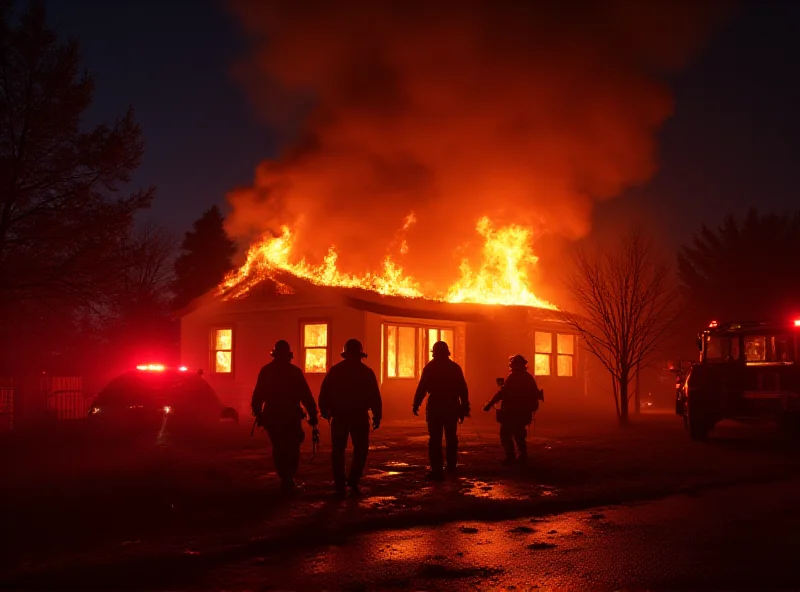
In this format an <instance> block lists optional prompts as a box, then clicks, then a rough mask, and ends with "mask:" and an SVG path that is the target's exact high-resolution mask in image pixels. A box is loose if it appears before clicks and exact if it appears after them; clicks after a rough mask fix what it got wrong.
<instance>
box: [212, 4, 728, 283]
mask: <svg viewBox="0 0 800 592" xmlns="http://www.w3.org/2000/svg"><path fill="white" fill-rule="evenodd" d="M232 9H233V11H234V13H235V14H236V16H237V17H238V18H239V20H240V22H241V24H242V27H243V30H244V31H245V33H246V34H247V35H248V38H249V40H250V42H251V45H250V46H251V51H250V52H249V53H248V55H247V56H246V58H245V59H244V60H243V62H242V63H241V64H239V67H238V69H237V72H238V76H239V77H240V79H241V81H242V82H243V84H245V85H246V88H247V90H248V93H249V96H250V97H251V99H252V100H253V102H254V105H255V106H256V108H257V109H258V110H259V111H260V113H261V115H263V116H265V117H267V118H269V121H270V122H271V123H272V124H273V125H275V126H276V127H281V126H282V125H283V124H286V123H287V122H288V123H289V127H290V128H291V127H292V123H294V122H298V121H299V122H300V124H299V126H296V127H297V128H299V129H296V131H297V134H296V137H295V141H294V142H293V143H292V144H291V146H290V147H289V149H288V150H286V152H285V153H284V154H283V155H282V156H281V157H280V158H279V159H277V160H272V161H265V162H262V163H261V164H260V165H258V167H257V171H256V175H255V180H254V182H253V186H252V187H250V188H242V189H237V190H235V191H232V192H231V193H230V194H229V196H228V201H229V203H230V205H231V206H232V212H231V214H230V215H229V217H228V220H227V225H228V230H229V232H231V234H232V235H233V236H234V237H235V238H237V239H239V240H240V241H244V242H245V243H246V242H247V240H249V239H252V238H254V237H255V236H257V235H260V234H262V233H264V232H274V233H277V232H279V230H280V225H281V224H288V225H289V226H291V227H292V228H293V229H295V230H296V232H297V246H298V247H299V248H300V250H301V254H304V255H306V256H308V257H309V258H310V259H312V260H314V261H318V260H319V259H320V258H321V257H322V256H323V255H324V254H325V252H326V250H327V248H328V246H329V245H331V244H333V245H336V247H337V249H338V250H339V251H340V253H341V256H340V263H341V267H342V268H344V269H348V268H350V269H352V270H353V271H363V270H364V269H366V268H367V267H369V268H370V269H375V268H378V267H379V266H380V261H381V259H382V258H383V256H384V255H385V254H386V249H387V247H388V246H389V244H390V243H391V242H392V240H393V238H394V237H395V236H396V235H397V231H398V229H399V228H401V227H402V226H403V223H404V221H405V218H406V216H407V215H408V214H409V213H410V212H411V211H413V212H414V213H415V215H416V220H417V222H416V224H414V225H413V226H412V227H411V228H409V230H408V232H407V234H406V239H407V241H408V246H409V252H408V254H407V255H405V256H399V255H397V256H396V257H395V258H396V259H397V260H398V262H399V263H400V264H401V265H403V266H404V268H405V269H406V271H407V272H408V273H411V274H413V275H414V276H415V277H417V278H419V279H425V278H436V280H437V282H441V283H446V281H447V280H449V279H451V278H453V277H455V276H457V274H458V262H459V260H460V258H461V257H462V256H463V255H465V254H475V251H474V250H470V249H473V248H477V247H478V246H479V245H480V243H481V239H480V237H479V236H478V235H477V234H476V232H475V223H476V220H477V219H478V218H479V217H480V216H483V215H488V216H489V217H490V218H491V219H492V220H493V221H494V222H495V223H496V224H503V223H508V222H517V223H522V224H526V225H530V226H533V227H534V228H535V229H536V230H537V232H539V233H542V232H547V233H554V234H555V235H557V236H559V237H562V238H566V239H577V238H581V237H583V236H585V235H586V234H587V233H588V232H589V231H590V221H591V212H592V206H593V204H594V203H596V202H597V201H600V200H607V199H610V198H613V197H614V196H616V195H618V194H619V193H620V192H622V191H623V190H624V189H626V188H627V187H629V186H631V185H634V184H639V183H643V182H645V181H647V180H648V179H649V178H650V177H651V176H652V175H653V174H654V173H655V171H656V168H657V150H656V140H657V131H658V130H659V128H660V126H661V125H662V124H663V123H664V121H665V120H666V119H667V118H668V117H669V116H670V114H671V113H672V110H673V99H672V96H671V94H670V92H669V89H668V88H667V86H666V85H665V82H664V80H665V77H666V75H668V74H669V73H671V72H673V71H675V70H676V69H679V68H681V67H683V66H684V65H685V63H686V61H687V59H689V58H690V57H691V55H692V54H693V53H694V52H695V51H696V50H697V49H698V46H699V44H700V43H701V42H702V41H703V40H704V39H705V38H706V37H707V36H708V34H709V32H710V29H711V26H712V25H713V23H714V22H716V19H717V17H718V15H719V7H718V6H717V5H714V6H713V8H711V5H710V4H708V3H702V2H692V1H688V0H687V1H681V0H677V1H676V2H658V1H647V0H635V1H631V2H622V1H613V0H612V1H607V2H602V3H599V2H553V3H544V2H498V1H492V2H476V1H462V2H451V1H442V0H439V1H436V2H428V1H416V0H410V1H408V0H406V1H403V2H388V1H381V0H372V1H369V2H366V1H365V2H361V1H351V2H346V1H344V2H321V1H320V2H297V1H296V0H285V1H284V0H278V1H273V2H269V3H265V2H249V1H234V2H232ZM468 242H469V243H470V245H471V246H470V247H469V249H468V251H467V252H464V251H462V249H461V246H462V245H464V244H465V243H468Z"/></svg>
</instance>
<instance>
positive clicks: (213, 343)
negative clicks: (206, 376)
mask: <svg viewBox="0 0 800 592" xmlns="http://www.w3.org/2000/svg"><path fill="white" fill-rule="evenodd" d="M226 330H227V331H230V332H231V349H230V350H227V349H217V332H218V331H226ZM209 341H210V343H209V348H208V349H209V367H210V368H211V374H213V375H214V376H229V377H232V376H233V375H234V374H235V372H236V327H235V326H234V325H233V324H230V325H215V326H213V327H211V331H210V333H209ZM221 351H230V352H231V371H230V372H218V371H217V352H221Z"/></svg>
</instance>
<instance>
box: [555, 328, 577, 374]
mask: <svg viewBox="0 0 800 592" xmlns="http://www.w3.org/2000/svg"><path fill="white" fill-rule="evenodd" d="M556 348H557V349H556V351H557V357H556V375H557V376H573V375H574V372H575V368H574V359H575V336H574V335H557V336H556Z"/></svg>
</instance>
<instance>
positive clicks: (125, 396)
mask: <svg viewBox="0 0 800 592" xmlns="http://www.w3.org/2000/svg"><path fill="white" fill-rule="evenodd" d="M89 420H90V424H92V425H93V426H103V427H108V428H111V429H113V430H139V429H145V430H146V429H158V430H161V431H162V432H163V431H164V430H166V429H169V431H170V432H173V433H174V432H178V431H181V430H191V431H193V430H197V429H203V428H209V427H212V426H214V425H217V424H219V423H220V421H223V420H227V421H233V422H238V421H239V414H238V413H237V411H236V410H235V409H233V408H232V407H225V406H223V405H222V403H221V402H220V400H219V397H217V394H216V392H214V389H213V388H211V386H210V385H209V384H208V383H207V382H206V381H205V380H204V379H203V377H202V376H201V375H200V374H196V373H193V372H189V371H188V369H187V368H186V367H184V366H181V367H178V368H170V367H167V366H164V365H161V364H145V365H140V366H137V368H136V370H131V371H129V372H125V373H124V374H122V375H120V376H118V377H117V378H115V379H113V380H112V381H111V382H110V383H109V384H108V385H107V386H106V387H105V388H104V389H103V390H101V391H100V393H99V394H98V395H97V398H96V399H95V400H94V401H93V402H92V404H91V406H90V408H89Z"/></svg>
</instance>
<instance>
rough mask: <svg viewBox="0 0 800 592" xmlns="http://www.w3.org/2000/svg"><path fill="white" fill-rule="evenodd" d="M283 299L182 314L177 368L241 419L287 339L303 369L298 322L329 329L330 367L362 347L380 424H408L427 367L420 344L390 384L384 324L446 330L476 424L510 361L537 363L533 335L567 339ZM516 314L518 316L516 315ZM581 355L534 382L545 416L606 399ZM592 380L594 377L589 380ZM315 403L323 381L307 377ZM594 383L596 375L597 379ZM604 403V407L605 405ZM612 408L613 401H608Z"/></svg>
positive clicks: (514, 319)
mask: <svg viewBox="0 0 800 592" xmlns="http://www.w3.org/2000/svg"><path fill="white" fill-rule="evenodd" d="M282 298H283V299H282V300H280V301H278V303H277V304H276V303H275V302H272V303H263V302H262V303H258V302H254V303H249V304H248V303H245V304H241V303H232V302H221V303H220V302H218V303H215V304H214V305H210V306H207V307H204V308H200V309H198V310H196V311H194V312H191V313H189V314H187V315H186V316H184V317H182V319H181V354H182V359H181V363H183V364H185V365H186V366H188V367H189V368H190V369H193V370H194V369H203V371H204V376H205V378H206V379H207V380H208V382H209V383H210V384H211V386H212V387H213V388H214V389H215V390H216V391H217V393H218V394H219V396H220V398H221V399H222V401H223V403H224V404H226V405H231V406H233V407H235V408H236V409H237V410H239V412H240V414H242V415H243V417H247V416H249V414H250V406H249V404H250V397H251V395H252V391H253V387H254V386H255V382H256V378H257V376H258V372H259V370H260V369H261V367H262V366H263V365H264V364H266V363H268V362H269V361H270V359H271V358H270V356H269V352H270V351H271V349H272V346H273V345H274V343H275V341H277V340H278V339H286V340H288V341H289V343H290V344H291V346H292V348H293V351H294V352H295V360H294V362H295V364H297V365H298V366H301V367H302V365H303V355H302V347H301V345H302V340H301V337H302V335H301V332H302V329H301V328H302V324H303V322H317V321H318V322H327V323H328V324H329V335H328V367H330V365H332V364H335V363H336V362H338V361H339V360H340V359H341V358H340V356H339V353H340V352H341V348H342V346H343V345H344V342H345V341H346V340H347V339H350V338H356V339H360V340H361V341H362V343H363V345H364V349H365V351H366V353H367V354H368V357H367V358H366V359H365V360H364V363H366V364H367V365H368V366H370V367H371V368H372V369H373V370H374V371H375V374H376V375H377V376H378V379H379V382H380V384H381V393H382V396H383V401H384V417H385V418H386V419H387V420H391V419H401V420H406V419H411V418H412V417H413V416H412V415H411V405H412V401H413V397H414V392H415V390H416V387H417V384H418V380H419V373H420V372H421V369H422V367H423V366H424V364H425V363H426V362H427V347H426V345H428V344H424V343H418V345H417V350H418V361H417V376H415V377H414V378H409V379H396V378H389V377H388V376H387V375H386V369H385V368H384V364H383V353H384V348H385V336H384V335H383V334H382V325H383V324H384V323H396V324H400V325H412V326H415V327H423V328H426V327H436V328H451V329H453V330H454V332H455V344H454V347H453V359H454V360H455V361H457V362H458V363H459V364H460V365H461V366H462V368H463V369H464V372H465V376H466V379H467V383H468V385H469V388H470V399H471V401H472V406H473V409H474V410H475V413H473V417H476V419H478V418H480V419H486V420H487V421H488V420H489V419H490V418H489V415H491V414H484V413H482V412H481V411H480V407H481V406H482V405H483V403H484V402H485V401H486V400H488V399H489V398H490V397H491V396H492V395H493V394H494V393H495V392H496V384H495V380H496V378H497V377H501V376H502V377H504V376H506V375H507V374H508V358H509V356H511V355H514V354H517V353H520V354H522V355H524V356H525V357H526V358H527V359H528V360H529V361H530V369H531V371H532V370H533V363H534V353H535V352H534V332H535V331H537V330H540V331H546V332H548V333H550V334H551V335H552V336H553V352H555V351H556V341H555V335H556V334H557V333H559V332H562V333H566V332H568V331H565V326H564V325H563V324H561V323H557V322H544V321H541V322H540V321H536V322H533V321H530V320H526V318H525V317H524V316H520V315H519V314H517V313H515V312H513V311H512V312H511V313H509V312H508V311H505V312H503V311H501V312H500V313H498V314H497V315H496V316H494V317H492V318H489V319H487V320H484V321H469V322H462V321H451V320H432V319H425V318H413V317H396V316H386V315H382V314H378V313H374V312H366V311H361V310H358V309H356V308H351V307H348V306H345V305H343V304H338V303H337V304H335V305H332V306H320V305H319V304H318V303H316V302H315V303H304V302H302V301H299V302H298V301H297V300H292V299H290V298H286V297H282ZM517 312H519V311H517ZM216 328H231V329H233V372H232V373H231V374H217V373H215V372H214V371H213V368H214V365H213V358H212V352H213V347H212V334H213V331H214V329H216ZM585 359H586V353H585V352H584V351H582V348H581V347H580V345H579V344H578V343H577V339H576V344H575V351H574V372H573V376H572V377H557V376H555V354H554V355H553V358H552V362H551V366H552V370H553V375H552V376H539V377H537V382H538V383H539V386H540V388H543V389H544V391H545V405H544V406H543V408H542V409H543V411H544V410H545V409H555V408H559V407H561V408H563V407H567V408H568V407H570V406H573V405H581V406H591V405H592V404H594V403H595V402H596V400H598V399H600V398H602V397H603V396H604V395H606V393H599V396H598V393H597V391H596V390H593V389H591V388H587V379H586V375H585V369H586V366H585ZM593 374H594V373H593ZM306 376H307V380H308V382H309V386H310V387H311V390H312V392H313V393H314V395H315V396H318V394H319V387H320V385H321V383H322V379H323V377H324V375H322V374H307V375H306ZM595 377H596V375H595ZM604 403H606V404H608V402H607V401H604ZM611 404H612V405H613V400H612V401H611Z"/></svg>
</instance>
